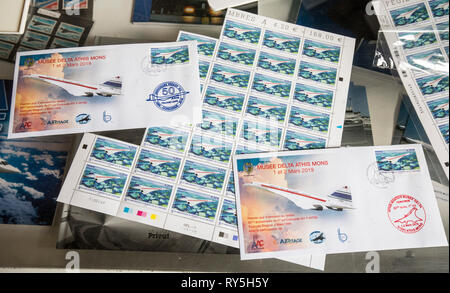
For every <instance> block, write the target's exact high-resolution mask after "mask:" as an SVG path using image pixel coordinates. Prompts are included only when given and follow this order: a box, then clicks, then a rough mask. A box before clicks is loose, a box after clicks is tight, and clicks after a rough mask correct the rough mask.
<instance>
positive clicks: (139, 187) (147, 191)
mask: <svg viewBox="0 0 450 293" xmlns="http://www.w3.org/2000/svg"><path fill="white" fill-rule="evenodd" d="M131 188H132V189H137V190H139V191H140V192H141V193H143V194H145V195H147V194H150V193H152V192H154V191H159V190H164V188H161V187H147V186H144V185H136V186H132V187H131Z"/></svg>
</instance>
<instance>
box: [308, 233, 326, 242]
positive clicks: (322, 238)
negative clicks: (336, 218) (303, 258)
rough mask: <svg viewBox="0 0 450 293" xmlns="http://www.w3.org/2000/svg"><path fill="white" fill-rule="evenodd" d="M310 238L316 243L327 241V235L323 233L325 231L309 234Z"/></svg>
mask: <svg viewBox="0 0 450 293" xmlns="http://www.w3.org/2000/svg"><path fill="white" fill-rule="evenodd" d="M309 240H310V241H311V242H312V243H314V244H321V243H323V242H324V241H325V235H324V234H323V232H320V231H314V232H312V233H311V234H309Z"/></svg>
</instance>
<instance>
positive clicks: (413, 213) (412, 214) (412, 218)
mask: <svg viewBox="0 0 450 293" xmlns="http://www.w3.org/2000/svg"><path fill="white" fill-rule="evenodd" d="M417 211H418V209H417V207H416V206H413V207H412V208H411V209H410V210H409V212H408V213H406V215H404V216H403V217H401V218H400V219H398V220H396V221H394V223H400V224H405V225H406V224H413V225H415V224H416V223H417V222H420V221H423V219H422V218H421V217H419V216H418V215H417Z"/></svg>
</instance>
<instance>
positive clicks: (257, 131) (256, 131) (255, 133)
mask: <svg viewBox="0 0 450 293" xmlns="http://www.w3.org/2000/svg"><path fill="white" fill-rule="evenodd" d="M247 132H250V133H252V134H253V136H255V137H260V136H262V135H265V134H267V133H269V132H270V130H265V129H247Z"/></svg>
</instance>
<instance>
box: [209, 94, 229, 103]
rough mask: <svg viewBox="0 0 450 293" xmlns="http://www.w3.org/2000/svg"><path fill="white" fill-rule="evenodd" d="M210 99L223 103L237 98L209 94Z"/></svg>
mask: <svg viewBox="0 0 450 293" xmlns="http://www.w3.org/2000/svg"><path fill="white" fill-rule="evenodd" d="M208 97H213V98H216V99H217V100H218V101H221V102H223V101H226V100H229V99H234V98H236V96H228V95H219V94H209V95H208Z"/></svg>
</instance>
